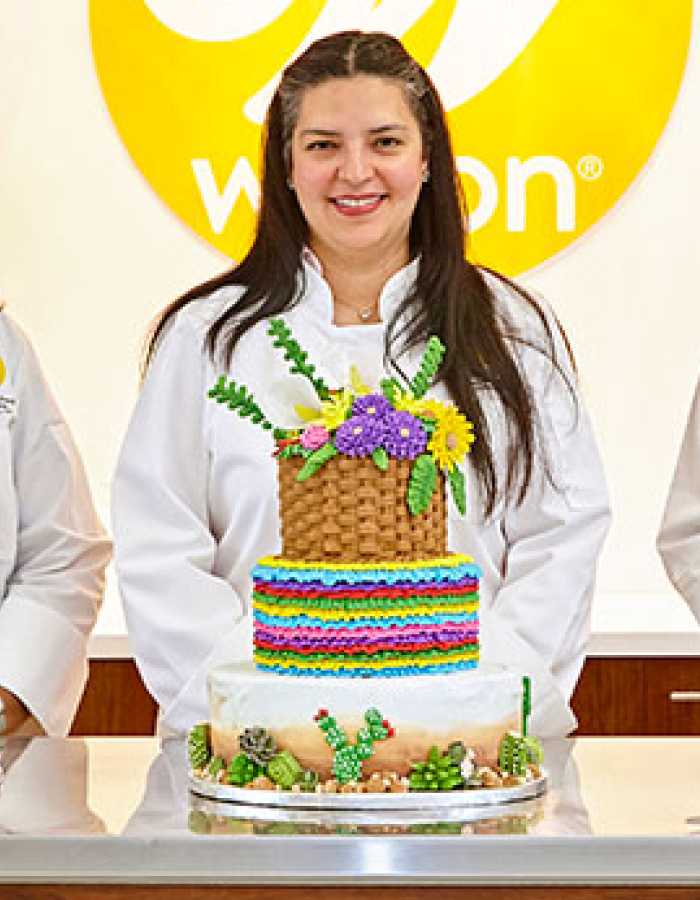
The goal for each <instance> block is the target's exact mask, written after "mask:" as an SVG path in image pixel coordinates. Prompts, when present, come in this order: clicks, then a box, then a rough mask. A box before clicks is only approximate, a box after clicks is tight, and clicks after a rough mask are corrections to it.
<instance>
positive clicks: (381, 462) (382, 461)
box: [372, 447, 389, 472]
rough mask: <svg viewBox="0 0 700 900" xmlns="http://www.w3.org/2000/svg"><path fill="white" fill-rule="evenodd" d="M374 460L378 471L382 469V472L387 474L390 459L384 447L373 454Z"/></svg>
mask: <svg viewBox="0 0 700 900" xmlns="http://www.w3.org/2000/svg"><path fill="white" fill-rule="evenodd" d="M372 459H373V460H374V464H375V466H376V467H377V468H378V469H381V470H382V472H386V470H387V469H388V468H389V457H388V456H387V452H386V450H385V449H384V447H377V449H376V450H375V451H374V453H373V454H372Z"/></svg>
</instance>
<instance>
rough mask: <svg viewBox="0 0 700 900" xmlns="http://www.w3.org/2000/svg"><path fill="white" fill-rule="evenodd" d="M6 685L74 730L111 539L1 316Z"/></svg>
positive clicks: (41, 718) (0, 504) (30, 356)
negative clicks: (73, 725) (89, 641)
mask: <svg viewBox="0 0 700 900" xmlns="http://www.w3.org/2000/svg"><path fill="white" fill-rule="evenodd" d="M0 360H2V363H1V364H0V685H2V686H3V687H5V688H7V689H8V690H9V691H11V692H12V693H14V694H16V695H17V696H18V697H19V698H20V700H22V701H23V703H24V704H25V706H26V707H27V708H28V709H29V711H30V712H31V714H32V715H33V716H34V717H35V719H37V720H38V722H39V723H40V724H41V726H42V728H43V729H44V730H45V731H46V732H47V733H48V734H51V735H57V736H58V735H64V734H66V733H67V732H68V729H69V728H70V725H71V722H72V721H73V716H74V715H75V711H76V708H77V706H78V702H79V700H80V698H81V696H82V692H83V689H84V687H85V681H86V678H87V638H88V635H89V633H90V629H91V628H92V626H93V624H94V621H95V617H96V615H97V611H98V609H99V605H100V603H101V600H102V592H103V587H104V569H105V566H106V565H107V561H108V559H109V554H110V544H109V541H108V540H107V539H106V536H105V533H104V531H103V529H102V526H101V525H100V522H99V521H98V519H97V516H96V514H95V511H94V508H93V505H92V500H91V497H90V492H89V489H88V484H87V479H86V477H85V472H84V470H83V467H82V463H81V461H80V459H79V456H78V452H77V450H76V448H75V446H74V444H73V441H72V439H71V436H70V433H69V431H68V427H67V426H66V423H65V422H64V421H63V419H62V417H61V414H60V412H59V410H58V408H57V406H56V404H55V402H54V400H53V398H52V396H51V394H50V392H49V389H48V387H47V385H46V383H45V381H44V378H43V376H42V373H41V370H40V368H39V363H38V361H37V359H36V356H35V355H34V353H33V351H32V349H31V347H30V346H29V344H28V342H27V340H26V338H25V337H24V335H23V334H22V332H21V331H20V329H19V328H18V327H17V325H15V324H14V323H13V322H12V321H11V320H10V319H9V317H8V316H7V314H6V313H0Z"/></svg>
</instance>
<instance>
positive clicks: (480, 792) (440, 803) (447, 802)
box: [189, 771, 547, 815]
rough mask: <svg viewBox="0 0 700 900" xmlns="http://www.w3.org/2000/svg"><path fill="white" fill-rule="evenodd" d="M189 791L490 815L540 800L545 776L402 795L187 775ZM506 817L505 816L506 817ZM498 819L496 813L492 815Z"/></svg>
mask: <svg viewBox="0 0 700 900" xmlns="http://www.w3.org/2000/svg"><path fill="white" fill-rule="evenodd" d="M189 788H190V791H191V792H192V793H193V794H194V795H196V796H197V797H202V798H205V799H207V800H210V801H214V802H216V803H229V804H236V805H239V806H245V807H253V808H257V807H264V808H265V809H266V810H267V811H268V812H269V810H271V809H280V810H282V809H283V810H315V811H318V810H329V811H330V810H332V811H344V812H350V811H354V812H360V813H376V812H398V811H412V812H417V811H421V812H426V811H432V812H435V813H444V812H445V811H447V810H454V811H460V812H463V811H465V810H483V811H485V812H487V813H489V814H493V813H494V807H498V808H501V807H507V808H509V805H511V804H516V803H521V802H523V801H526V800H533V799H535V798H537V797H541V796H542V795H543V794H544V793H545V791H546V790H547V773H546V772H545V771H542V774H541V776H540V777H539V778H535V779H533V780H532V781H526V782H525V783H524V784H518V785H514V786H513V787H500V788H499V787H494V788H471V789H469V790H462V791H409V792H406V793H403V794H400V793H396V794H390V793H385V794H321V793H305V792H296V791H282V790H272V791H261V790H255V789H254V788H243V787H235V786H234V785H229V784H219V783H218V782H214V781H210V780H207V779H204V778H198V777H197V776H196V775H195V774H194V773H193V772H190V775H189ZM506 814H507V813H506ZM496 815H498V813H496Z"/></svg>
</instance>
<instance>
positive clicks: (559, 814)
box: [0, 738, 700, 885]
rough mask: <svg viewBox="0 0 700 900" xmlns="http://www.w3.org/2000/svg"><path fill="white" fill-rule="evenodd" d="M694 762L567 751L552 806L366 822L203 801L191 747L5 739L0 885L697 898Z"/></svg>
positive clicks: (618, 748) (572, 747) (632, 748)
mask: <svg viewBox="0 0 700 900" xmlns="http://www.w3.org/2000/svg"><path fill="white" fill-rule="evenodd" d="M698 759H700V738H654V739H648V738H579V739H578V740H566V741H561V742H558V743H556V744H551V745H548V746H547V747H546V766H547V771H548V774H549V779H550V786H549V791H548V792H547V794H546V795H545V796H544V797H542V798H537V799H534V800H529V801H525V802H524V803H519V804H511V805H510V806H509V807H508V808H505V809H504V808H502V807H501V808H499V809H498V810H489V809H483V808H482V809H480V810H479V809H471V810H470V809H465V810H461V811H460V810H452V811H451V812H450V813H449V814H445V813H438V814H437V815H436V814H435V813H432V812H426V813H425V814H422V813H415V812H414V813H411V814H407V813H403V814H400V813H397V812H393V813H392V812H386V813H384V812H382V813H379V812H376V813H373V814H371V815H369V817H368V814H365V815H364V819H363V820H358V815H359V814H357V813H338V812H336V813H334V814H333V813H331V812H329V811H325V812H310V813H309V812H304V813H303V814H300V813H299V812H297V813H296V815H295V814H294V813H293V812H290V811H287V812H286V813H285V812H283V811H280V810H273V809H270V808H261V807H244V806H236V805H234V804H230V803H229V804H221V803H219V804H214V805H212V804H211V802H210V801H203V800H199V799H197V798H196V797H195V796H194V795H191V794H190V793H189V791H188V789H187V766H186V759H185V747H184V742H183V741H181V740H175V741H172V740H171V741H169V742H166V743H165V744H164V745H163V747H162V748H161V746H160V745H159V743H158V741H157V740H156V739H155V738H131V739H128V738H89V739H79V738H72V739H49V738H35V739H34V740H32V741H30V742H28V743H26V742H25V743H22V742H19V741H10V742H8V745H7V747H6V749H5V753H4V754H3V765H4V767H5V774H4V783H3V785H2V787H1V788H0V883H3V882H4V883H11V882H25V883H26V882H51V881H53V882H57V881H58V882H63V883H70V882H104V883H106V882H109V883H118V882H121V883H129V882H140V883H188V882H189V883H192V882H194V883H199V884H205V883H209V884H212V883H228V884H245V883H267V884H329V883H334V884H350V883H352V884H356V885H357V884H359V885H361V884H408V883H410V884H421V883H423V884H424V883H431V884H623V883H629V882H632V883H636V884H647V885H653V884H677V885H680V884H699V885H700V775H699V774H698V766H697V761H698ZM353 817H354V818H353Z"/></svg>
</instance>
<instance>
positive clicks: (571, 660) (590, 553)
mask: <svg viewBox="0 0 700 900" xmlns="http://www.w3.org/2000/svg"><path fill="white" fill-rule="evenodd" d="M543 309H544V312H545V315H546V316H547V318H548V321H549V325H550V328H551V330H552V335H553V339H554V345H555V357H556V360H557V362H558V364H559V366H560V367H561V372H559V371H557V370H556V369H553V368H552V366H551V364H550V363H549V362H548V361H547V358H546V356H545V355H543V354H542V353H540V352H538V351H537V350H535V349H532V348H525V349H521V350H520V355H521V361H522V368H523V374H524V376H525V378H527V379H528V381H529V382H530V386H531V389H532V392H533V398H534V402H535V405H536V409H537V417H538V419H539V426H538V427H539V432H540V434H539V443H540V446H541V448H542V450H543V452H544V454H545V456H546V459H547V460H548V464H549V474H547V471H546V470H545V468H544V467H543V465H542V462H541V460H540V461H538V460H537V459H536V461H535V468H534V471H533V476H532V481H531V484H530V486H529V488H528V490H527V492H526V494H525V497H524V500H523V502H522V503H520V504H518V503H516V502H515V501H512V502H511V503H509V504H508V506H507V509H506V511H505V514H504V516H503V520H502V528H503V532H504V541H505V545H506V547H507V552H506V556H505V564H504V569H505V571H504V573H503V582H502V585H501V587H500V589H499V591H498V593H497V594H496V596H495V598H494V603H493V607H492V610H491V613H490V615H487V616H486V617H485V621H484V629H483V636H482V639H483V641H484V643H485V644H488V645H490V647H491V651H492V653H494V654H495V655H496V656H497V657H498V658H500V659H501V660H502V661H503V662H505V663H508V664H510V665H512V666H513V667H514V668H516V669H518V670H520V671H522V672H523V673H524V674H529V675H530V676H531V678H532V688H533V691H532V693H533V697H532V699H533V717H532V723H531V727H532V730H533V732H534V733H536V734H539V735H541V736H542V737H556V736H561V735H563V734H567V733H568V732H570V731H571V730H573V728H574V727H575V725H576V719H575V717H574V715H573V713H572V712H571V710H570V708H569V701H570V698H571V695H572V693H573V690H574V688H575V686H576V681H577V680H578V677H579V675H580V672H581V669H582V667H583V662H584V659H585V651H586V643H587V641H588V638H589V636H590V618H591V606H592V599H593V589H594V582H595V572H596V564H597V560H598V556H599V553H600V551H601V548H602V545H603V541H604V539H605V535H606V533H607V530H608V526H609V520H610V510H609V504H608V494H607V488H606V482H605V476H604V472H603V467H602V463H601V460H600V457H599V454H598V450H597V448H596V443H595V439H594V436H593V433H592V430H591V425H590V421H589V418H588V415H587V413H586V410H585V408H584V405H583V400H582V398H581V395H580V393H579V390H578V385H577V379H576V374H575V372H574V371H573V367H572V364H571V360H570V356H569V353H568V350H567V348H566V346H565V344H564V340H563V338H562V334H561V331H560V329H559V326H558V324H557V323H556V321H555V320H554V318H553V316H552V315H551V312H550V311H549V310H548V309H547V308H546V306H544V305H543ZM540 344H541V341H540ZM564 376H565V377H564Z"/></svg>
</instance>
